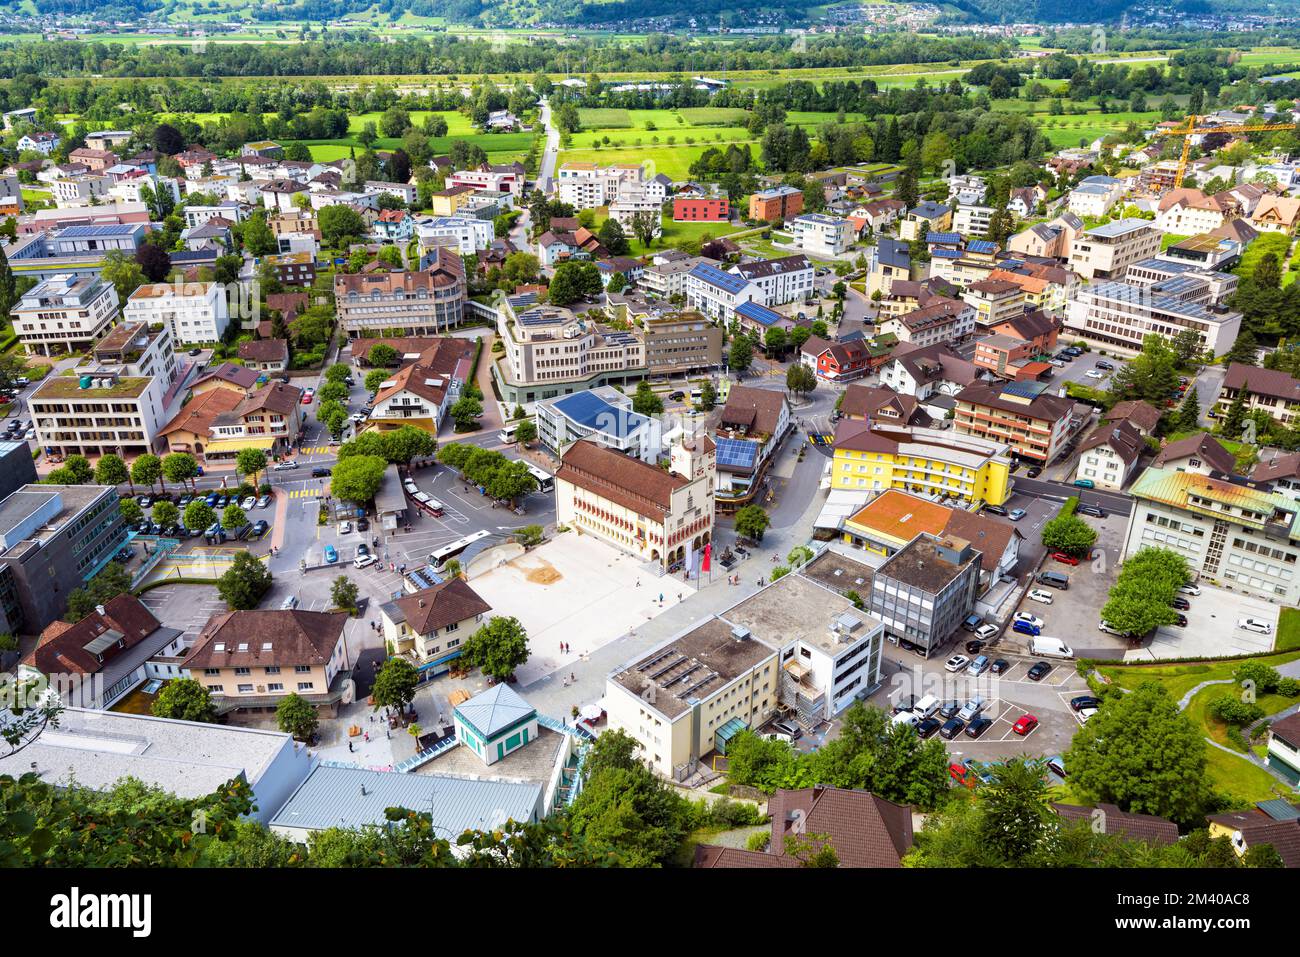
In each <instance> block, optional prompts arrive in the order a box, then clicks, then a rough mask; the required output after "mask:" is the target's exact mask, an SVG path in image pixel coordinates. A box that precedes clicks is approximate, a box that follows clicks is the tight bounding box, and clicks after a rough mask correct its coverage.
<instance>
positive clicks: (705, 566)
mask: <svg viewBox="0 0 1300 957" xmlns="http://www.w3.org/2000/svg"><path fill="white" fill-rule="evenodd" d="M712 553H713V543H712V542H710V543H709V544H707V545H705V546H704V564H703V565H701V566H700V571H703V572H707V571H708V570H709V556H710V555H711V554H712Z"/></svg>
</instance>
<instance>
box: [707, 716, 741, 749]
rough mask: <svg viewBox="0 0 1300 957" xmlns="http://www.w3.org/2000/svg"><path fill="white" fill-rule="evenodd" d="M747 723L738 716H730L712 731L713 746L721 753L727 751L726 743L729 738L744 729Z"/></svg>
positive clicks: (729, 740) (728, 741)
mask: <svg viewBox="0 0 1300 957" xmlns="http://www.w3.org/2000/svg"><path fill="white" fill-rule="evenodd" d="M748 727H749V725H747V724H745V722H744V721H742V720H741V719H740V718H732V719H731V720H730V721H728V722H727V723H726V724H724V725H723V726H722V727H720V728H719V729H718V730H717V731H715V732H714V733H713V746H714V747H715V748H717V749H718V751H719V752H720V753H722V754H726V753H727V745H728V744H729V743H730V742H731V739H732V738H734V737H735V736H736V735H738V734H740V732H742V731H744V730H746V729H747V728H748Z"/></svg>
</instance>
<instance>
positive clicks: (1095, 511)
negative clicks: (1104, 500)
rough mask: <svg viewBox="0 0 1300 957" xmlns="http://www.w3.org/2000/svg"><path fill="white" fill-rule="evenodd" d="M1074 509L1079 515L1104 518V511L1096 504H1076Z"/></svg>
mask: <svg viewBox="0 0 1300 957" xmlns="http://www.w3.org/2000/svg"><path fill="white" fill-rule="evenodd" d="M1074 511H1075V512H1076V514H1079V515H1090V516H1091V517H1093V518H1105V517H1106V511H1105V509H1103V508H1100V507H1099V506H1096V505H1078V506H1076V507H1075V509H1074Z"/></svg>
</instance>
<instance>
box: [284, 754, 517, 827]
mask: <svg viewBox="0 0 1300 957" xmlns="http://www.w3.org/2000/svg"><path fill="white" fill-rule="evenodd" d="M541 801H542V788H541V786H540V785H537V784H516V783H512V782H506V781H472V780H469V779H466V778H452V777H443V776H439V775H433V774H403V773H401V772H400V771H370V770H367V769H365V768H354V767H341V766H338V765H333V764H321V765H318V766H317V767H316V769H315V770H313V771H312V773H311V774H309V775H308V776H307V780H306V781H304V782H303V783H302V784H300V785H299V786H298V789H297V790H296V791H294V792H293V794H292V795H291V796H290V798H289V800H288V801H286V802H285V803H284V806H283V807H282V808H280V810H279V812H278V813H277V814H276V815H275V817H274V818H272V819H271V827H292V828H305V829H308V830H323V829H325V828H329V827H344V828H360V827H365V826H366V825H368V824H383V823H384V820H385V818H384V811H385V809H387V808H390V807H404V808H408V809H410V810H412V811H420V812H425V813H431V814H432V816H433V827H434V829H435V830H436V831H437V832H438V836H439V837H443V838H449V839H451V840H453V841H454V840H455V838H457V837H459V836H460V835H461V834H463V833H464V832H465V831H468V830H488V829H491V828H494V827H499V826H500V825H502V824H504V823H506V821H509V820H514V821H520V822H527V821H532V820H535V819H536V818H537V815H538V814H539V813H540V807H541Z"/></svg>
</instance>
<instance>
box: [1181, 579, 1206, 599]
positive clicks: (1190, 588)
mask: <svg viewBox="0 0 1300 957" xmlns="http://www.w3.org/2000/svg"><path fill="white" fill-rule="evenodd" d="M1178 590H1179V591H1180V592H1182V593H1183V594H1184V595H1192V596H1196V595H1199V594H1200V593H1201V586H1200V585H1197V584H1195V583H1190V582H1189V583H1188V584H1186V585H1181V586H1179V588H1178Z"/></svg>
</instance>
